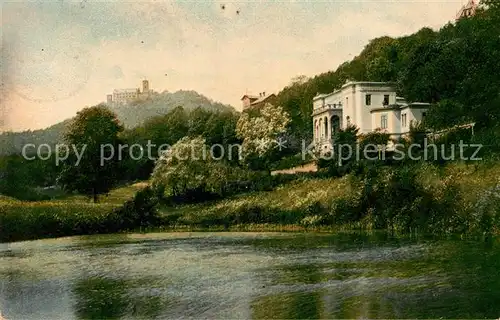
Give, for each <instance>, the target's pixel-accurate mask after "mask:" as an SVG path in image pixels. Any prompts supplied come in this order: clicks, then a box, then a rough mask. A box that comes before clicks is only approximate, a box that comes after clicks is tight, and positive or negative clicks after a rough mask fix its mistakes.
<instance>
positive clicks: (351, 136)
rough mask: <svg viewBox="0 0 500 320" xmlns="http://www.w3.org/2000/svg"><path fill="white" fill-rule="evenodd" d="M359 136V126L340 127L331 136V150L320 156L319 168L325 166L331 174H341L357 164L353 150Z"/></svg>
mask: <svg viewBox="0 0 500 320" xmlns="http://www.w3.org/2000/svg"><path fill="white" fill-rule="evenodd" d="M358 137H359V128H357V127H356V126H354V125H348V126H347V127H346V128H345V129H340V130H339V131H338V132H337V133H336V134H335V136H334V138H333V152H332V153H329V154H327V155H324V156H322V157H320V158H319V159H318V161H317V165H318V167H319V168H326V169H327V170H328V172H329V174H330V175H332V176H339V177H340V176H343V175H345V174H347V173H349V172H350V171H351V170H352V169H353V168H354V167H355V166H356V164H357V159H356V155H355V152H356V151H355V150H356V146H357V143H358V142H357V141H358Z"/></svg>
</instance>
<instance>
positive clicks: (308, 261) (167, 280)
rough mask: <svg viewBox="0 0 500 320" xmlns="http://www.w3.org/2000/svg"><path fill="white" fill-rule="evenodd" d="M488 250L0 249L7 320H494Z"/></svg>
mask: <svg viewBox="0 0 500 320" xmlns="http://www.w3.org/2000/svg"><path fill="white" fill-rule="evenodd" d="M499 270H500V244H499V242H498V239H493V240H490V241H489V242H486V243H484V242H478V241H457V240H439V241H438V240H424V239H414V238H413V239H412V238H394V237H391V236H388V235H386V234H369V235H367V234H361V235H360V234H338V235H315V234H285V235H279V236H277V235H273V236H270V235H269V234H262V235H259V234H249V235H241V234H238V235H235V234H230V233H227V234H213V235H207V234H203V235H195V234H190V235H186V236H183V237H179V236H175V237H172V236H171V235H168V234H166V235H164V238H162V236H161V235H155V236H154V237H153V236H152V237H151V238H147V236H141V237H132V236H128V235H117V236H116V237H114V236H107V237H99V238H93V237H85V238H66V239H60V240H43V241H37V242H25V243H15V244H11V245H10V246H9V252H6V250H3V251H2V250H0V288H1V290H0V308H3V309H4V310H2V313H3V314H4V316H6V317H7V319H23V320H25V319H131V318H133V319H156V318H165V317H168V318H190V319H199V318H210V319H214V318H253V319H316V318H330V319H331V318H340V319H352V318H441V317H442V318H498V316H499V314H498V311H499V308H498V306H499V305H500V272H499Z"/></svg>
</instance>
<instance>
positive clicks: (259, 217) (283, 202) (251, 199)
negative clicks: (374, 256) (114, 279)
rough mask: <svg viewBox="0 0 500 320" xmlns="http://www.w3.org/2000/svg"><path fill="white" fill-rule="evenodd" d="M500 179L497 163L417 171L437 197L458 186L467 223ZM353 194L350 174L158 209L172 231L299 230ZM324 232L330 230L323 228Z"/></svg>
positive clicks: (365, 224) (360, 224)
mask: <svg viewBox="0 0 500 320" xmlns="http://www.w3.org/2000/svg"><path fill="white" fill-rule="evenodd" d="M499 177H500V164H498V163H493V162H491V163H482V164H478V165H470V164H469V165H467V164H459V163H456V164H450V165H448V166H446V167H443V168H440V167H434V166H431V165H422V166H421V167H420V168H418V178H417V180H418V181H419V184H420V185H421V186H422V188H423V189H424V190H425V191H427V192H428V193H430V194H433V195H435V197H436V198H439V197H443V190H445V188H447V187H448V186H449V184H450V183H453V184H454V185H455V186H457V188H458V191H457V192H458V193H457V194H456V196H455V198H454V199H453V201H454V202H455V204H456V206H457V207H459V208H462V209H463V211H462V212H457V215H461V218H462V221H464V222H465V221H469V222H471V221H470V220H472V217H467V215H468V214H470V215H474V214H476V213H477V212H475V210H476V211H477V205H478V201H479V200H480V199H482V198H485V197H486V198H488V197H487V195H486V193H487V192H488V190H491V189H494V188H495V187H496V186H497V185H498V184H499V183H500V181H499ZM358 192H359V184H358V186H356V183H353V181H352V177H351V176H345V177H343V178H327V179H312V180H306V181H296V182H291V183H288V184H286V185H284V186H281V187H279V188H277V189H275V190H273V191H270V192H255V193H251V194H245V195H240V196H235V197H232V198H229V199H225V200H222V201H216V202H212V203H202V204H195V205H183V206H177V207H163V208H161V210H160V211H161V213H162V215H163V217H164V220H165V222H166V223H167V224H169V225H170V226H171V227H176V226H197V227H208V226H223V227H225V228H229V227H234V226H241V225H254V226H255V225H259V226H262V227H263V228H264V229H265V228H266V227H265V226H266V225H269V226H273V227H272V228H276V226H279V225H281V226H290V225H294V226H297V227H300V228H311V227H316V228H321V227H322V226H321V225H320V224H317V223H315V220H316V219H317V216H318V214H321V213H322V212H325V211H326V212H328V211H332V205H335V201H336V200H338V199H349V198H350V197H351V196H352V195H353V194H356V193H358ZM396 200H397V199H396ZM498 209H500V207H499V208H498ZM464 215H465V216H464ZM469 218H471V219H469ZM471 223H472V222H471ZM372 227H373V226H371V225H370V221H367V219H365V220H360V221H357V222H352V223H346V224H343V226H342V228H344V229H345V228H365V229H370V228H372ZM324 228H327V229H329V227H327V226H325V227H324ZM337 228H340V226H338V227H337Z"/></svg>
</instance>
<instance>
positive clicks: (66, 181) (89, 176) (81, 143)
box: [58, 105, 123, 202]
mask: <svg viewBox="0 0 500 320" xmlns="http://www.w3.org/2000/svg"><path fill="white" fill-rule="evenodd" d="M122 130H123V127H122V125H121V124H120V123H119V122H118V119H117V118H116V115H115V114H114V113H113V112H112V111H110V110H109V109H108V108H107V107H105V106H103V105H99V106H96V107H91V108H85V109H83V110H82V111H80V112H78V114H77V116H76V118H75V120H74V121H73V122H72V123H71V125H70V126H69V127H68V131H67V132H66V134H65V142H66V145H68V146H71V147H70V148H69V152H68V154H67V156H68V158H67V159H66V160H65V161H64V163H63V168H62V170H61V172H60V176H59V178H58V183H59V184H61V185H62V186H63V187H64V189H65V190H68V191H78V192H79V193H81V194H85V195H88V196H90V197H92V198H93V200H94V202H97V200H98V195H100V194H106V193H108V192H109V190H111V188H112V187H113V186H115V185H116V183H117V181H118V180H119V179H118V175H119V169H120V167H119V165H120V163H119V160H118V157H117V155H115V153H116V150H118V145H119V143H120V139H119V138H118V134H119V133H120V132H121V131H122ZM75 148H76V149H77V150H79V151H80V152H81V160H80V162H78V158H77V157H78V156H77V153H76V152H75ZM105 159H106V160H105Z"/></svg>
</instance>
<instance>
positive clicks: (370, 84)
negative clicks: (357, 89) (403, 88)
mask: <svg viewBox="0 0 500 320" xmlns="http://www.w3.org/2000/svg"><path fill="white" fill-rule="evenodd" d="M354 85H361V86H367V87H394V86H395V85H396V84H395V83H394V82H370V81H348V82H346V83H345V84H344V85H343V86H342V87H341V88H340V89H337V90H335V91H333V92H330V93H322V94H318V95H316V96H315V97H314V98H313V101H316V100H318V99H321V98H325V97H329V96H331V95H334V94H336V93H339V92H341V91H342V89H345V88H347V87H350V86H354Z"/></svg>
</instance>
